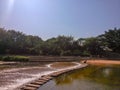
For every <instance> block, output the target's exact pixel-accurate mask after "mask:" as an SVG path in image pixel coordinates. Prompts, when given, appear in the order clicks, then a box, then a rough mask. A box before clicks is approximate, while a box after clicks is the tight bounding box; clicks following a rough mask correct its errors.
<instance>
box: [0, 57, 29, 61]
mask: <svg viewBox="0 0 120 90" xmlns="http://www.w3.org/2000/svg"><path fill="white" fill-rule="evenodd" d="M0 60H1V61H16V62H17V61H18V62H26V61H29V58H28V57H25V56H0Z"/></svg>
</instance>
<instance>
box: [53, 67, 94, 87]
mask: <svg viewBox="0 0 120 90" xmlns="http://www.w3.org/2000/svg"><path fill="white" fill-rule="evenodd" d="M94 70H96V69H94V66H92V67H91V66H90V67H87V68H82V69H79V70H75V71H72V72H69V73H66V74H63V75H61V76H59V77H57V78H56V79H55V83H56V84H57V85H63V84H70V83H72V82H73V81H74V80H79V79H82V78H85V77H87V76H88V75H89V74H90V73H92V72H94Z"/></svg>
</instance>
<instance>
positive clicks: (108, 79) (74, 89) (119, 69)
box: [38, 66, 120, 90]
mask: <svg viewBox="0 0 120 90" xmlns="http://www.w3.org/2000/svg"><path fill="white" fill-rule="evenodd" d="M38 90H120V66H88V67H86V68H83V69H80V70H75V71H72V72H70V73H66V74H63V75H61V76H59V77H57V78H55V79H53V80H51V81H49V82H48V83H46V84H45V85H43V86H42V87H40V88H39V89H38Z"/></svg>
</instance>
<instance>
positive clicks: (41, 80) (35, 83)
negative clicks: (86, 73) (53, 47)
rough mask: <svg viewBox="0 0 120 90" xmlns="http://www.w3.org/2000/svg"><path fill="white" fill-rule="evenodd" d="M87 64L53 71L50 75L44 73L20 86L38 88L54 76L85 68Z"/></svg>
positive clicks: (23, 88)
mask: <svg viewBox="0 0 120 90" xmlns="http://www.w3.org/2000/svg"><path fill="white" fill-rule="evenodd" d="M86 66H87V64H81V65H79V66H77V67H72V68H67V69H63V70H60V71H56V72H53V73H51V74H48V75H43V76H41V77H40V78H39V79H37V80H34V81H32V82H30V83H28V84H26V85H24V86H23V87H21V88H20V90H37V89H38V88H40V86H42V85H44V84H45V83H47V82H48V81H50V80H51V79H53V78H54V77H57V76H59V75H61V74H64V73H67V72H71V71H73V70H77V69H80V68H84V67H86Z"/></svg>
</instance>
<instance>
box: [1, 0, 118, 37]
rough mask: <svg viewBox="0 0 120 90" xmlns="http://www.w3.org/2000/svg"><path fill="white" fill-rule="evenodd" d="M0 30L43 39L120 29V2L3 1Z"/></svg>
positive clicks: (86, 35) (95, 34) (83, 35)
mask: <svg viewBox="0 0 120 90" xmlns="http://www.w3.org/2000/svg"><path fill="white" fill-rule="evenodd" d="M0 27H5V28H6V29H15V30H17V31H21V32H24V33H26V34H32V35H38V36H40V37H42V38H43V39H47V38H51V37H56V36H58V35H72V36H74V37H75V38H78V37H91V36H97V35H99V34H102V33H104V31H105V30H108V29H112V28H114V27H117V28H120V0H0Z"/></svg>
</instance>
